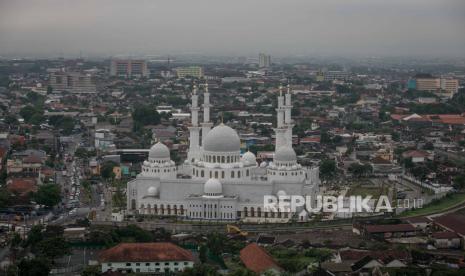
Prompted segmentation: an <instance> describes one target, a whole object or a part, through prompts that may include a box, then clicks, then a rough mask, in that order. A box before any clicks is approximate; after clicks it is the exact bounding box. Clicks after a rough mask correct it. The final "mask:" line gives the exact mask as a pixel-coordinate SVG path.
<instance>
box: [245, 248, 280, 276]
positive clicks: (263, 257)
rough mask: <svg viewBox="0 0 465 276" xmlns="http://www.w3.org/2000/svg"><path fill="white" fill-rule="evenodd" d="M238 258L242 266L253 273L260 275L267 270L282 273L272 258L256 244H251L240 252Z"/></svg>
mask: <svg viewBox="0 0 465 276" xmlns="http://www.w3.org/2000/svg"><path fill="white" fill-rule="evenodd" d="M240 258H241V261H242V262H243V263H244V265H245V266H246V267H247V268H248V269H250V270H252V271H253V272H255V273H257V274H260V273H262V272H264V271H266V270H268V269H271V268H273V269H276V270H278V271H282V268H281V267H280V266H279V265H278V263H276V261H275V260H274V259H273V257H271V256H270V254H268V252H266V250H265V249H263V248H261V247H260V246H258V245H257V244H256V243H251V244H249V245H247V246H246V247H244V248H243V249H242V250H241V251H240Z"/></svg>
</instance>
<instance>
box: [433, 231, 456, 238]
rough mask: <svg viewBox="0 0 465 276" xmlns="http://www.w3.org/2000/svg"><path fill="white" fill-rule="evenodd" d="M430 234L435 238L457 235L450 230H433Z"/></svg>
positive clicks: (454, 236)
mask: <svg viewBox="0 0 465 276" xmlns="http://www.w3.org/2000/svg"><path fill="white" fill-rule="evenodd" d="M432 236H433V238H435V239H455V238H458V237H459V236H458V235H457V234H456V233H454V232H451V231H443V232H435V233H433V235H432Z"/></svg>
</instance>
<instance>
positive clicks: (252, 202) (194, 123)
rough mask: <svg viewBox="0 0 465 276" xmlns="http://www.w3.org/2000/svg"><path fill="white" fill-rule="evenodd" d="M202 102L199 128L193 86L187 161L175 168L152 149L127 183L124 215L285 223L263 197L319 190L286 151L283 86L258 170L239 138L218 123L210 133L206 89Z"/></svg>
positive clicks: (288, 132) (287, 99)
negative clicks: (266, 156) (266, 155)
mask: <svg viewBox="0 0 465 276" xmlns="http://www.w3.org/2000/svg"><path fill="white" fill-rule="evenodd" d="M203 99H204V104H203V122H202V123H201V124H200V125H199V119H198V116H199V110H200V107H199V105H198V95H197V88H196V87H195V86H194V90H193V94H192V106H191V111H192V118H191V126H190V127H189V131H190V137H189V143H190V144H189V151H188V158H187V160H185V162H184V164H183V165H181V166H176V165H175V163H174V162H173V161H172V160H171V158H170V151H169V149H168V147H166V146H165V145H164V144H162V143H157V144H155V145H153V146H152V147H151V149H150V152H149V157H148V160H147V161H144V163H143V165H142V172H141V173H140V174H139V175H137V177H136V179H134V180H132V181H130V182H128V183H127V206H128V211H129V212H130V213H138V214H144V215H160V216H161V215H163V216H177V217H179V218H182V219H186V220H194V221H199V220H214V221H219V220H221V221H238V220H242V221H249V222H287V221H289V220H290V219H291V218H292V217H293V215H294V214H293V213H291V212H285V211H282V210H281V211H279V210H277V211H276V212H272V211H266V210H265V209H264V207H263V206H264V196H265V195H281V194H284V193H285V194H287V195H302V196H306V195H309V196H312V197H314V196H315V195H316V193H317V192H318V186H319V184H320V179H319V169H318V167H303V166H301V165H300V164H298V163H297V157H296V153H295V151H294V150H293V148H292V127H293V124H292V119H291V109H292V104H291V91H290V87H289V85H288V87H287V93H286V94H285V96H283V91H282V87H280V92H279V96H278V108H277V109H276V111H277V127H276V128H275V129H274V131H275V133H276V151H275V153H274V158H273V162H269V163H266V162H262V163H261V164H258V163H257V160H256V157H255V155H254V154H253V153H252V152H250V151H247V152H245V153H244V154H242V155H241V149H240V146H241V142H240V138H239V135H238V134H237V132H236V131H235V130H234V129H232V128H230V127H229V126H227V125H224V124H223V123H221V124H220V125H217V126H215V127H213V128H212V126H213V124H212V122H211V121H210V107H211V105H210V94H209V92H208V85H205V91H204V94H203ZM200 133H201V134H202V135H201V136H200ZM186 175H187V177H186ZM296 216H297V217H298V219H299V220H303V219H306V218H304V217H299V214H296ZM300 216H302V215H300Z"/></svg>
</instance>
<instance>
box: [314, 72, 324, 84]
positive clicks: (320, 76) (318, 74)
mask: <svg viewBox="0 0 465 276" xmlns="http://www.w3.org/2000/svg"><path fill="white" fill-rule="evenodd" d="M315 80H316V81H318V82H320V81H324V80H325V73H324V72H323V71H318V72H316V76H315Z"/></svg>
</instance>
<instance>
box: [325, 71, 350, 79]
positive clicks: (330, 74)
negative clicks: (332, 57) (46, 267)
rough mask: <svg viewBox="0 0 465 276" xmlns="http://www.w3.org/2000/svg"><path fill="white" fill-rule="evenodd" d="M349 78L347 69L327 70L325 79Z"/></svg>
mask: <svg viewBox="0 0 465 276" xmlns="http://www.w3.org/2000/svg"><path fill="white" fill-rule="evenodd" d="M348 78H349V73H348V72H346V71H326V72H325V81H333V80H347V79H348Z"/></svg>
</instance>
